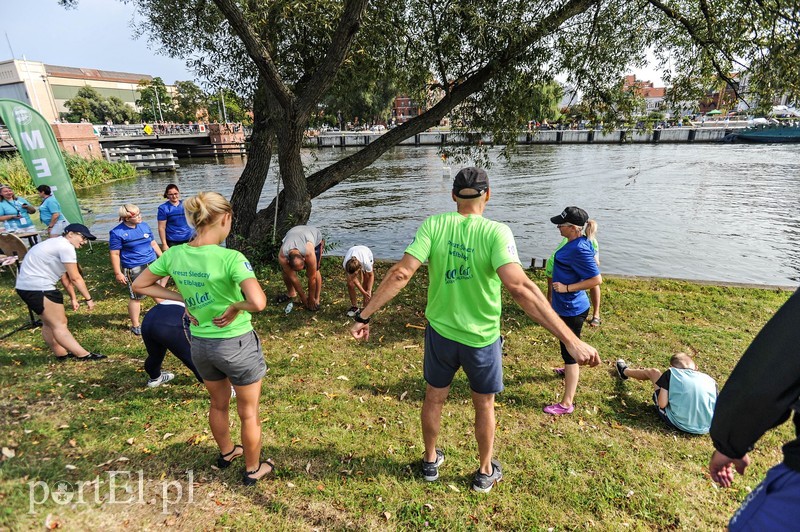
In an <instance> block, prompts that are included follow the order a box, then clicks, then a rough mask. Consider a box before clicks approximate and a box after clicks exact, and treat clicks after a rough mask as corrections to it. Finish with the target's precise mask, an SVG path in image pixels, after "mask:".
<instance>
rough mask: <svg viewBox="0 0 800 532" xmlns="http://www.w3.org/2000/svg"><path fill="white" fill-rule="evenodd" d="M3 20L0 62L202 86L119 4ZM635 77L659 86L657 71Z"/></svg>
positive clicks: (41, 3) (31, 4)
mask: <svg viewBox="0 0 800 532" xmlns="http://www.w3.org/2000/svg"><path fill="white" fill-rule="evenodd" d="M0 15H2V16H0V33H3V35H0V61H3V60H6V59H11V57H12V55H11V49H13V52H14V58H16V59H22V56H23V55H24V56H25V58H26V59H28V60H29V61H39V62H42V63H46V64H50V65H59V66H68V67H83V68H95V69H98V70H115V71H118V72H130V73H134V74H149V75H151V76H159V77H161V79H163V80H164V82H166V83H167V84H173V83H174V82H175V81H187V80H188V81H195V82H198V83H200V82H201V81H202V80H197V79H195V77H194V75H193V74H192V73H191V71H189V69H187V68H186V66H185V64H184V62H183V60H181V59H171V58H169V57H164V56H162V55H158V54H157V53H156V46H154V45H153V46H149V44H148V42H147V38H146V37H139V38H138V39H137V38H134V32H133V29H132V27H131V23H132V21H134V20H136V18H135V13H134V8H133V6H131V5H126V4H123V3H122V2H120V1H119V0H79V2H78V7H77V9H64V8H63V7H60V6H59V5H58V1H57V0H0ZM6 35H7V36H8V38H7V39H6ZM9 43H10V47H9ZM631 72H632V73H635V74H636V77H637V79H641V80H645V81H648V80H649V81H653V82H655V83H656V85H657V86H658V84H660V83H661V77H660V75H659V74H658V73H656V72H655V71H654V70H653V69H636V70H634V69H632V70H631Z"/></svg>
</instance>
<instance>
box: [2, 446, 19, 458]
mask: <svg viewBox="0 0 800 532" xmlns="http://www.w3.org/2000/svg"><path fill="white" fill-rule="evenodd" d="M15 456H17V452H16V451H15V450H14V449H9V448H8V447H3V460H8V459H9V458H14V457H15Z"/></svg>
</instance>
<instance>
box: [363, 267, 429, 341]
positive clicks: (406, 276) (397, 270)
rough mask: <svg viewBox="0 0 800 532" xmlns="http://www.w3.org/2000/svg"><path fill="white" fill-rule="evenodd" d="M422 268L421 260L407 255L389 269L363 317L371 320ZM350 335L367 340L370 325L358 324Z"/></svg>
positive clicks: (365, 308) (365, 309)
mask: <svg viewBox="0 0 800 532" xmlns="http://www.w3.org/2000/svg"><path fill="white" fill-rule="evenodd" d="M420 266H422V263H421V262H420V261H419V259H417V258H416V257H414V256H413V255H409V254H408V253H405V254H404V255H403V258H402V259H400V262H398V263H397V264H395V265H394V266H392V267H391V268H390V269H389V272H388V273H387V274H386V277H384V279H383V281H382V282H381V284H380V286H378V289H377V290H376V291H375V294H374V295H373V296H372V299H371V300H370V302H369V304H367V306H366V307H364V310H362V311H361V317H362V318H365V319H366V318H369V317H370V316H372V315H373V314H374V313H375V312H377V311H378V310H379V309H380V308H381V307H383V306H384V305H385V304H386V303H388V302H389V301H391V300H392V299H394V296H396V295H397V294H399V293H400V290H402V289H403V288H405V286H406V285H407V284H408V281H410V280H411V278H412V277H413V276H414V273H416V271H417V270H418V269H419V267H420ZM350 334H352V335H353V337H354V338H355V339H356V340H362V339H363V340H367V339H368V338H369V324H367V323H358V322H356V323H355V324H354V325H353V326H352V327H351V328H350Z"/></svg>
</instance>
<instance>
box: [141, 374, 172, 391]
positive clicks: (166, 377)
mask: <svg viewBox="0 0 800 532" xmlns="http://www.w3.org/2000/svg"><path fill="white" fill-rule="evenodd" d="M174 378H175V374H174V373H169V372H168V371H162V372H161V375H159V376H158V378H157V379H150V380H148V381H147V387H148V388H157V387H158V386H161V385H162V384H164V383H167V382H169V381H171V380H172V379H174Z"/></svg>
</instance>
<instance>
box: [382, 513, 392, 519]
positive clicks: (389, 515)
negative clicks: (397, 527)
mask: <svg viewBox="0 0 800 532" xmlns="http://www.w3.org/2000/svg"><path fill="white" fill-rule="evenodd" d="M383 518H384V519H386V520H387V521H388V520H389V519H391V518H392V514H390V513H389V512H383Z"/></svg>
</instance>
